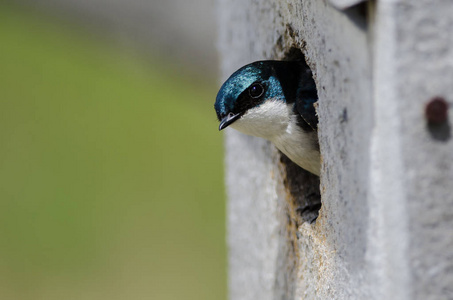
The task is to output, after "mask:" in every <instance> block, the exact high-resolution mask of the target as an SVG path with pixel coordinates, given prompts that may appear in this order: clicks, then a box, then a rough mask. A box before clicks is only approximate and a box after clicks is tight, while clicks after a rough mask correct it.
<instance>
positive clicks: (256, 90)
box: [249, 83, 264, 99]
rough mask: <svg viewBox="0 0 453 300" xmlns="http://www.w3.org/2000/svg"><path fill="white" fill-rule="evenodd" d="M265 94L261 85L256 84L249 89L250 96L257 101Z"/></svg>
mask: <svg viewBox="0 0 453 300" xmlns="http://www.w3.org/2000/svg"><path fill="white" fill-rule="evenodd" d="M263 94H264V87H263V86H262V85H261V83H254V84H252V85H251V86H250V87H249V95H250V97H252V98H254V99H257V98H259V97H261V96H262V95H263Z"/></svg>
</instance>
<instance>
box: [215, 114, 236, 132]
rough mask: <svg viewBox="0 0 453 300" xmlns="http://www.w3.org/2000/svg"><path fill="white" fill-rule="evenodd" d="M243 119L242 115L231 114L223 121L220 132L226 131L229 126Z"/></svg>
mask: <svg viewBox="0 0 453 300" xmlns="http://www.w3.org/2000/svg"><path fill="white" fill-rule="evenodd" d="M240 117H241V114H234V113H231V112H230V113H229V114H228V115H226V116H225V117H224V118H223V119H222V120H221V121H220V125H219V130H222V129H225V128H227V127H228V126H230V125H231V124H232V123H234V121H236V120H237V119H239V118H240Z"/></svg>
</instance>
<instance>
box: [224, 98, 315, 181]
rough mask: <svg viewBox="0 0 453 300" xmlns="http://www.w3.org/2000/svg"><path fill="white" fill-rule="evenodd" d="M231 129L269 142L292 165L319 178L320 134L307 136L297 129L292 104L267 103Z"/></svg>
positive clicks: (250, 112) (310, 133)
mask: <svg viewBox="0 0 453 300" xmlns="http://www.w3.org/2000/svg"><path fill="white" fill-rule="evenodd" d="M231 127H232V128H234V129H237V130H239V131H241V132H243V133H245V134H249V135H253V136H258V137H262V138H265V139H267V140H270V141H271V142H272V143H274V145H275V146H276V147H277V148H278V149H279V150H280V151H282V152H283V153H285V155H286V156H288V157H289V158H290V159H291V160H292V161H293V162H295V163H296V164H298V165H299V166H300V167H302V168H304V169H306V170H307V171H310V172H312V173H313V174H316V175H319V172H320V168H321V163H320V156H319V150H318V146H317V145H318V143H317V133H316V132H315V131H313V132H305V131H303V130H302V129H301V128H300V127H299V126H298V125H297V117H296V115H295V114H294V113H293V110H292V104H286V103H285V102H283V101H279V100H268V101H266V102H265V103H263V104H261V105H260V106H258V107H255V108H252V109H250V110H248V111H247V112H246V113H245V114H244V115H243V116H242V117H241V118H240V119H239V120H237V121H236V122H234V123H233V124H231Z"/></svg>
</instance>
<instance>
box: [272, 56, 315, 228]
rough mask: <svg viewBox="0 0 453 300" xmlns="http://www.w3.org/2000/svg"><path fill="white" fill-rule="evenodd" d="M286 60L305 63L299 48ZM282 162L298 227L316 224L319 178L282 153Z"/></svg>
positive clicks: (285, 181)
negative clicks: (305, 223) (304, 224)
mask: <svg viewBox="0 0 453 300" xmlns="http://www.w3.org/2000/svg"><path fill="white" fill-rule="evenodd" d="M284 60H289V61H300V60H302V61H304V62H305V57H304V55H303V53H302V51H301V50H300V49H298V48H291V49H290V50H289V51H288V52H287V53H286V55H285V57H284ZM281 162H282V163H283V165H284V166H285V171H286V176H285V180H284V184H285V187H286V189H287V191H288V192H289V193H290V194H291V196H292V197H291V198H292V201H294V203H293V205H292V207H294V209H295V210H296V212H295V215H296V216H297V217H298V218H297V220H296V223H297V225H300V224H301V223H302V222H308V223H314V222H315V221H316V219H317V217H318V214H319V210H320V209H321V193H320V190H319V177H318V176H316V175H314V174H312V173H310V172H308V171H305V170H304V169H302V168H300V167H299V166H298V165H296V164H295V163H293V162H292V161H291V160H290V159H289V158H288V157H286V156H285V155H284V154H283V153H281Z"/></svg>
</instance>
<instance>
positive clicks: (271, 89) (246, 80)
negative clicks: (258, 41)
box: [214, 61, 297, 138]
mask: <svg viewBox="0 0 453 300" xmlns="http://www.w3.org/2000/svg"><path fill="white" fill-rule="evenodd" d="M291 65H294V64H291V63H289V62H284V61H258V62H254V63H251V64H249V65H246V66H244V67H242V68H240V69H239V70H237V71H236V72H234V73H233V75H231V76H230V78H228V79H227V81H226V82H225V83H224V84H223V85H222V87H221V88H220V90H219V93H218V94H217V98H216V102H215V105H214V106H215V110H216V112H217V118H218V119H219V121H220V125H219V130H222V129H224V128H226V127H228V126H231V127H233V128H235V129H237V130H239V131H242V132H244V133H246V134H250V135H254V136H261V137H264V138H270V135H272V134H273V132H274V131H278V130H279V127H282V126H285V125H286V124H287V123H288V122H289V120H288V119H289V113H288V105H287V98H288V96H289V95H288V94H287V93H286V91H285V84H283V85H282V82H281V81H282V80H281V79H282V76H290V77H291V75H290V74H294V73H295V74H296V75H297V72H291V70H288V68H291ZM285 74H289V75H285ZM291 79H292V78H289V80H288V78H285V80H284V82H285V83H286V82H291V81H294V82H295V84H297V82H296V81H295V80H296V79H297V78H294V80H291ZM269 125H272V126H269ZM279 125H281V126H279Z"/></svg>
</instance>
